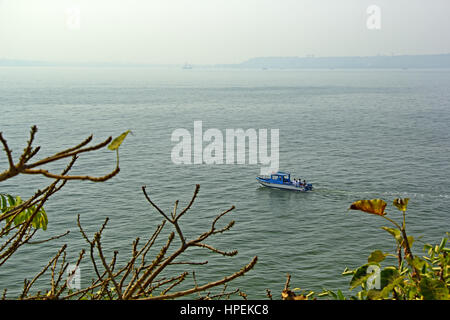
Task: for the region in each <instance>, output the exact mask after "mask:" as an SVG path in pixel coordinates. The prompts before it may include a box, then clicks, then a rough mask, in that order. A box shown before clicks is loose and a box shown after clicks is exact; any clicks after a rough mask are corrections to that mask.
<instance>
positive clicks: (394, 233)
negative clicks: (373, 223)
mask: <svg viewBox="0 0 450 320" xmlns="http://www.w3.org/2000/svg"><path fill="white" fill-rule="evenodd" d="M381 229H383V230H385V231H387V232H389V233H390V234H391V235H392V236H393V237H394V238H395V240H397V242H398V243H399V244H400V243H402V239H403V238H402V233H401V231H400V230H398V229H394V228H388V227H381Z"/></svg>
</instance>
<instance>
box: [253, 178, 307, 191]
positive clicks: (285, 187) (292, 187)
mask: <svg viewBox="0 0 450 320" xmlns="http://www.w3.org/2000/svg"><path fill="white" fill-rule="evenodd" d="M258 182H259V183H260V184H261V185H263V186H265V187H269V188H275V189H283V190H294V191H303V192H306V191H309V190H307V189H306V188H305V187H303V186H302V187H296V186H295V185H288V184H281V183H270V182H268V181H264V180H262V179H258Z"/></svg>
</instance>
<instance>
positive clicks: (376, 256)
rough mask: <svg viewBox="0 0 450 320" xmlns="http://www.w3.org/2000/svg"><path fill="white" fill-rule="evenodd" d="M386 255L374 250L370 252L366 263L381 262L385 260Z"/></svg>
mask: <svg viewBox="0 0 450 320" xmlns="http://www.w3.org/2000/svg"><path fill="white" fill-rule="evenodd" d="M386 257H387V254H385V253H383V252H382V251H380V250H375V251H374V252H372V253H371V254H370V256H369V258H368V259H367V262H369V263H380V262H382V261H383V260H384V259H386Z"/></svg>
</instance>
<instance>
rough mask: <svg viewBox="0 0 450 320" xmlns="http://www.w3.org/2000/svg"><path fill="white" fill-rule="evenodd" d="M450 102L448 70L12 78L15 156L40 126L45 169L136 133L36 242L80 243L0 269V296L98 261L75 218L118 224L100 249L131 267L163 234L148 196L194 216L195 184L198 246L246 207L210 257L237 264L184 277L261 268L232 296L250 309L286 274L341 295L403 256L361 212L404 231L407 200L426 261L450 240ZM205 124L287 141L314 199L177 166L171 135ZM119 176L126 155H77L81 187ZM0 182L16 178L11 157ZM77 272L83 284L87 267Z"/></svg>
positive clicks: (283, 144)
mask: <svg viewBox="0 0 450 320" xmlns="http://www.w3.org/2000/svg"><path fill="white" fill-rule="evenodd" d="M449 87H450V71H449V70H421V71H418V70H376V71H373V70H371V71H369V70H345V71H344V70H326V71H325V70H323V71H321V70H315V71H308V70H304V71H276V70H266V71H263V70H256V71H249V70H240V71H235V70H233V71H230V70H196V69H192V70H175V69H172V70H171V69H165V70H163V69H160V70H159V69H137V68H134V69H131V68H130V69H126V68H120V69H106V68H97V69H95V68H92V69H91V68H78V69H76V68H0V130H1V131H2V132H3V133H4V136H5V137H6V138H7V139H8V141H9V144H10V146H11V148H12V149H13V151H14V155H15V156H16V157H18V155H19V153H20V151H21V150H22V149H23V148H24V146H25V142H26V140H27V138H28V132H29V128H30V127H31V126H32V125H33V124H36V125H37V126H38V128H39V132H38V136H37V139H36V144H40V145H42V149H41V151H40V156H41V157H43V156H45V155H49V154H51V153H52V152H55V151H57V150H60V149H62V148H64V147H67V146H70V145H74V144H76V143H78V142H80V141H82V140H83V139H84V138H85V137H87V136H88V135H89V134H91V133H93V134H94V140H95V142H100V141H101V140H103V139H105V138H106V137H108V136H110V135H112V136H116V135H119V134H120V133H122V132H123V131H125V130H128V129H131V130H132V131H133V134H134V135H132V136H128V138H127V139H126V141H125V144H124V145H123V146H122V147H121V149H120V157H121V158H120V160H121V162H120V164H121V169H122V170H121V172H120V174H119V176H117V177H115V178H114V179H112V180H111V181H108V182H106V183H100V184H96V183H90V182H70V183H69V184H68V185H67V186H66V187H65V188H64V189H63V190H62V191H61V192H59V193H58V194H56V195H55V196H54V197H53V198H52V199H51V201H50V202H49V203H48V204H47V211H48V214H49V230H47V231H46V232H41V234H40V235H39V237H37V238H36V239H44V238H47V237H50V236H52V235H56V234H59V233H63V232H65V231H66V230H70V231H71V233H70V234H69V235H68V236H67V237H65V238H62V239H60V240H57V241H54V242H52V243H50V244H46V245H34V246H28V247H23V248H21V249H20V251H19V252H18V253H17V254H16V255H15V256H14V257H13V258H12V259H11V260H10V261H9V262H8V263H7V264H6V265H4V266H3V267H2V268H1V269H0V289H3V288H5V287H8V288H9V291H10V294H11V297H12V296H14V294H15V292H17V290H19V289H20V288H21V287H22V285H23V279H24V278H28V279H30V278H32V277H33V276H34V275H35V274H36V273H37V272H39V271H40V269H41V268H42V267H43V266H44V265H45V264H46V263H47V261H48V258H49V257H51V256H53V255H54V254H55V253H56V251H57V250H58V249H59V247H60V246H61V245H62V244H64V243H67V244H68V245H69V250H68V251H69V256H68V258H69V260H70V261H71V262H73V263H74V262H75V261H76V258H77V257H78V254H79V251H80V250H81V249H82V248H87V246H86V244H85V243H84V240H83V239H82V237H81V235H80V234H79V233H78V232H77V226H76V215H77V214H80V215H81V220H82V222H83V224H84V226H85V228H86V229H87V231H88V232H89V233H90V234H93V232H94V231H96V229H97V228H98V227H99V226H100V225H101V224H102V222H103V219H104V218H105V217H109V218H110V223H109V225H108V228H107V230H106V232H105V234H104V239H103V243H104V245H105V248H106V250H107V251H109V252H110V253H111V254H112V251H113V250H118V251H119V259H121V261H123V260H125V259H126V257H127V256H128V255H129V253H130V250H131V247H130V244H131V243H132V241H133V239H135V238H136V237H141V238H142V239H145V238H146V237H148V236H150V235H151V234H152V233H153V230H154V228H155V227H156V225H157V224H158V223H159V222H160V221H161V217H160V216H159V215H158V213H157V212H155V210H153V209H152V208H151V207H149V205H148V204H147V202H146V201H145V199H144V196H143V194H142V192H141V190H140V188H141V186H142V185H146V186H147V190H148V192H149V193H150V195H151V196H152V198H153V199H154V200H155V201H156V202H157V203H158V204H159V205H160V207H161V208H163V209H166V210H167V211H169V210H170V209H171V208H172V206H173V203H174V202H175V200H177V199H179V200H180V201H181V205H183V204H187V202H188V201H189V199H190V197H191V195H192V192H193V190H194V187H195V184H197V183H198V184H200V185H201V190H200V194H199V197H198V199H197V201H196V203H195V205H194V206H193V208H192V210H191V211H190V212H188V214H187V215H186V216H185V217H184V218H183V219H182V225H183V227H184V232H185V235H186V237H187V238H188V239H192V238H193V237H195V236H196V235H199V234H201V233H203V232H204V231H205V230H206V229H207V228H209V226H210V223H211V219H212V218H213V217H215V216H216V215H217V214H218V213H220V212H221V211H223V210H225V209H227V208H229V207H230V206H231V205H235V206H236V209H235V210H234V211H233V212H232V213H231V214H230V215H229V216H226V217H225V218H224V221H223V222H222V224H223V225H226V223H228V222H229V221H230V220H231V219H234V220H235V221H236V225H235V227H234V228H233V229H232V230H231V231H230V232H228V233H225V234H223V235H220V236H216V237H215V238H214V239H211V242H210V243H211V244H214V245H216V246H217V247H218V248H220V249H223V250H231V249H237V250H238V251H239V254H238V255H237V256H235V257H232V258H224V257H221V256H216V255H209V253H208V252H206V251H204V250H193V251H192V252H191V253H190V254H189V255H188V256H186V257H185V258H183V260H185V261H186V260H189V259H191V260H194V261H203V260H204V259H207V260H208V261H209V263H208V264H207V265H206V266H195V267H194V266H188V267H187V268H186V269H187V271H192V270H196V276H197V281H198V282H199V283H200V284H201V283H205V282H207V281H210V280H213V279H218V278H222V277H223V276H225V275H228V274H231V273H233V272H235V271H237V270H239V269H240V268H241V267H242V266H244V265H245V264H246V263H248V262H249V261H250V260H251V258H252V257H253V256H258V258H259V261H258V263H257V265H256V267H255V268H254V270H252V271H251V272H249V273H248V274H247V275H246V276H245V277H243V278H240V279H237V280H236V281H234V282H233V283H231V284H230V285H229V288H234V287H240V288H241V289H242V290H243V291H244V292H246V293H247V294H248V296H249V297H250V298H254V299H256V298H264V297H265V289H266V288H268V289H270V290H272V293H273V294H274V297H279V293H280V291H281V290H282V287H283V286H284V281H285V279H286V273H288V272H289V273H291V274H292V282H291V283H292V285H293V286H294V287H300V288H303V289H311V290H316V291H321V290H322V288H328V289H334V290H336V289H342V290H345V289H346V288H348V281H349V279H348V278H346V277H343V276H341V273H342V271H343V270H344V268H345V267H349V268H352V267H356V266H359V265H361V264H363V263H365V262H366V261H367V257H368V255H369V254H370V252H371V251H373V250H375V249H381V250H384V251H392V250H393V249H394V248H395V245H394V243H393V241H392V239H391V238H390V236H389V235H388V234H387V233H386V232H385V231H383V230H381V229H380V228H381V227H382V226H385V225H387V221H385V220H383V219H381V218H379V217H376V216H372V215H368V214H364V213H362V212H357V211H347V208H348V207H349V205H350V203H351V202H353V201H355V200H359V199H372V198H382V199H384V200H386V201H387V202H388V203H389V205H388V208H387V210H388V212H389V213H388V214H389V215H390V216H391V217H392V218H394V219H395V218H400V213H399V212H398V211H396V209H394V208H392V206H391V203H392V200H393V199H394V198H396V197H409V198H411V200H410V203H409V210H408V218H407V223H408V232H409V233H410V234H412V235H414V236H416V238H417V240H416V243H415V245H414V247H415V250H416V252H418V253H420V252H421V250H422V247H423V244H424V243H425V242H431V243H436V242H438V241H440V238H441V237H442V236H443V235H444V233H445V232H447V231H450V230H449V229H450V228H449V221H450V219H449V218H450V214H449V210H448V208H449V207H450V182H449V179H448V178H449V176H450V164H449V155H450V129H449V124H450V90H449ZM196 120H202V121H203V128H204V130H206V129H208V128H217V129H220V130H225V129H227V128H231V129H237V128H243V129H249V128H254V129H280V169H282V170H287V171H291V172H292V173H293V174H296V175H297V176H300V177H302V178H305V179H307V180H309V181H311V182H312V183H313V184H314V186H315V190H314V191H313V192H310V193H296V192H289V191H279V190H272V189H267V188H263V187H259V186H258V184H257V183H256V180H255V176H256V175H258V174H259V167H258V166H256V165H191V166H189V165H174V164H173V163H172V162H171V150H172V148H173V146H174V143H172V142H171V140H170V138H171V134H172V132H173V130H175V129H177V128H186V129H188V130H189V131H190V132H191V133H192V132H193V123H194V121H196ZM65 164H66V163H65V162H62V163H60V166H59V167H57V166H52V168H53V169H55V168H63V167H64V166H65ZM114 165H115V154H114V153H112V152H109V151H107V150H104V151H99V152H96V153H95V154H91V155H84V156H81V157H80V159H79V160H78V163H77V166H76V168H75V169H74V171H73V172H74V173H80V172H82V173H85V174H92V175H102V174H105V173H107V172H109V171H110V170H112V169H113V168H114ZM0 167H1V168H6V159H5V156H4V154H0ZM45 182H46V181H45V180H44V179H42V178H36V177H18V178H15V179H11V180H8V181H6V182H3V183H1V184H0V192H5V193H6V192H7V193H12V194H20V195H21V196H22V197H26V196H30V195H31V194H32V193H33V190H35V188H38V187H43V186H44V185H45ZM161 240H162V241H165V238H162V239H161ZM155 251H157V250H156V248H155ZM155 251H154V252H155ZM389 263H395V260H387V261H386V263H385V264H389ZM81 270H82V283H83V284H84V285H87V284H88V283H89V282H90V277H91V275H92V272H91V271H92V270H91V267H90V264H89V263H88V261H87V260H86V261H85V262H84V263H83V264H82V265H81ZM177 270H179V268H178V269H177ZM177 270H175V271H177ZM192 284H193V281H192V278H189V279H188V280H186V286H188V285H192ZM39 285H42V284H39Z"/></svg>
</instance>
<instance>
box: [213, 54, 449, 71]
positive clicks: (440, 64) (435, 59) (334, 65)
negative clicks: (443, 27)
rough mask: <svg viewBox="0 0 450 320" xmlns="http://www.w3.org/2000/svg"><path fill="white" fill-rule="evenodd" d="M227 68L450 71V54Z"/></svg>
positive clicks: (287, 60) (261, 61) (263, 61)
mask: <svg viewBox="0 0 450 320" xmlns="http://www.w3.org/2000/svg"><path fill="white" fill-rule="evenodd" d="M221 67H228V68H258V69H264V68H268V69H316V68H318V69H319V68H320V69H348V68H364V69H367V68H369V69H370V68H373V69H375V68H377V69H382V68H388V69H389V68H400V69H405V68H450V54H436V55H402V56H400V55H399V56H371V57H260V58H252V59H250V60H247V61H244V62H242V63H240V64H234V65H221Z"/></svg>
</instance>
